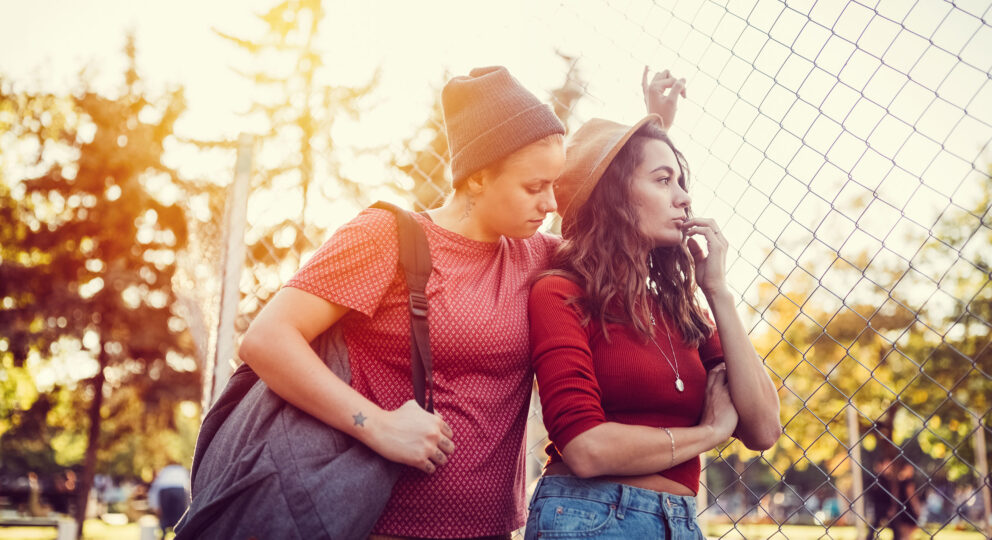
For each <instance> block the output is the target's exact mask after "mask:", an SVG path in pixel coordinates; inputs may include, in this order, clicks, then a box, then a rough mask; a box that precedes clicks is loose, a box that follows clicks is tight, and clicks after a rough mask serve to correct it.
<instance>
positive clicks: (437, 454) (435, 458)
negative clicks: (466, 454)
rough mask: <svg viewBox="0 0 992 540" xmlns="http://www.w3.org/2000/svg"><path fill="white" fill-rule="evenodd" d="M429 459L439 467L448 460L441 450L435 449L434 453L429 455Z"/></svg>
mask: <svg viewBox="0 0 992 540" xmlns="http://www.w3.org/2000/svg"><path fill="white" fill-rule="evenodd" d="M430 460H431V462H433V463H434V464H435V465H436V466H438V467H440V466H441V465H444V464H445V463H447V462H448V456H446V455H445V454H444V452H442V451H441V450H435V451H434V454H432V455H431V457H430Z"/></svg>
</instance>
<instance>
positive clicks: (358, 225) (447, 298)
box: [287, 209, 559, 538]
mask: <svg viewBox="0 0 992 540" xmlns="http://www.w3.org/2000/svg"><path fill="white" fill-rule="evenodd" d="M417 220H418V221H419V222H420V224H421V225H422V226H423V227H424V231H425V233H426V235H427V242H428V244H429V245H430V250H431V260H432V263H433V270H432V272H431V277H430V280H429V281H428V282H427V299H428V302H429V305H430V311H429V314H428V323H429V326H430V341H431V352H432V353H433V356H434V406H435V409H436V410H437V411H438V412H439V413H440V414H441V416H442V418H444V420H445V421H446V422H447V423H448V425H449V426H451V429H452V431H453V432H454V439H453V440H454V443H455V451H454V453H453V454H452V456H451V459H450V461H448V463H447V464H445V465H444V466H442V467H439V468H438V470H437V471H436V472H435V473H434V474H431V475H428V474H425V473H423V472H420V471H418V470H415V469H413V468H404V470H403V472H402V473H401V475H400V479H399V481H398V482H397V484H396V487H395V488H394V489H393V493H392V497H391V498H390V500H389V503H388V504H387V506H386V510H385V512H384V513H383V514H382V517H381V518H380V519H379V522H378V523H377V524H376V526H375V529H374V532H376V533H378V534H389V535H397V536H422V537H428V536H429V537H437V538H445V537H466V536H483V535H494V534H503V533H506V532H509V531H512V530H515V529H517V528H519V527H521V526H522V525H523V524H524V518H525V515H524V509H525V506H524V483H525V478H524V471H525V467H524V456H525V449H524V428H525V424H526V419H527V414H528V404H529V399H530V391H531V385H532V372H531V369H530V361H529V349H528V324H527V297H528V293H529V283H530V280H531V278H532V277H533V276H534V274H535V273H536V272H538V271H540V270H542V269H544V268H545V267H546V266H547V264H548V261H549V257H550V255H551V253H552V252H553V251H554V248H555V246H556V245H557V244H558V242H559V240H558V239H557V238H556V237H553V236H548V235H544V234H541V233H538V234H535V235H534V236H532V237H530V238H528V239H512V238H506V237H501V238H500V240H499V241H498V242H479V241H475V240H471V239H468V238H465V237H464V236H461V235H459V234H457V233H454V232H451V231H448V230H447V229H444V228H442V227H440V226H438V225H436V224H435V223H433V222H432V221H431V220H429V219H427V218H425V217H423V216H421V215H417ZM396 234H397V231H396V218H395V216H393V214H392V213H390V212H388V211H385V210H378V209H369V210H365V211H364V212H362V213H361V214H360V215H359V216H358V217H357V218H355V219H354V220H352V221H351V222H349V223H348V224H346V225H344V226H343V227H341V228H340V229H338V231H337V232H335V233H334V235H333V236H332V237H331V238H330V240H328V241H327V242H326V243H325V244H324V245H323V246H322V247H321V248H320V249H319V250H318V251H317V253H316V254H315V255H314V256H313V258H312V259H311V260H310V261H308V262H307V263H306V264H305V265H304V266H303V268H301V269H300V271H299V272H298V273H297V274H296V275H295V276H294V277H293V278H292V279H291V280H290V281H289V282H288V283H287V286H291V287H296V288H299V289H302V290H304V291H307V292H309V293H311V294H315V295H317V296H320V297H322V298H324V299H326V300H328V301H330V302H333V303H335V304H340V305H342V306H346V307H348V308H351V311H350V312H348V314H347V315H346V316H345V317H344V318H343V319H342V320H341V322H340V323H339V324H343V325H344V327H343V330H344V335H345V343H346V344H347V346H348V355H349V357H350V360H351V371H352V381H351V386H352V387H353V388H354V389H355V390H357V391H358V392H360V393H361V394H362V395H364V396H366V397H367V398H369V399H370V400H372V401H373V402H375V403H377V404H378V405H379V406H381V407H382V408H384V409H386V410H393V409H396V408H398V407H399V406H400V405H402V404H403V403H404V402H406V401H407V400H410V399H413V388H412V386H411V383H410V312H409V307H408V296H407V286H406V281H405V279H404V277H403V273H402V271H401V270H400V269H399V262H398V261H399V255H398V241H397V237H396Z"/></svg>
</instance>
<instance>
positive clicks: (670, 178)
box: [656, 176, 672, 184]
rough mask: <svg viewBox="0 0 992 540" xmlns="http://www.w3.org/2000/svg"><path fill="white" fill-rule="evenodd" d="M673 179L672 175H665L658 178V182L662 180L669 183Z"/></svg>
mask: <svg viewBox="0 0 992 540" xmlns="http://www.w3.org/2000/svg"><path fill="white" fill-rule="evenodd" d="M671 181H672V177H671V176H663V177H661V178H659V179H658V180H656V182H661V183H663V184H668V183H669V182H671Z"/></svg>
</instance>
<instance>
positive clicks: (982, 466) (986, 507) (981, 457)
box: [972, 415, 992, 538]
mask: <svg viewBox="0 0 992 540" xmlns="http://www.w3.org/2000/svg"><path fill="white" fill-rule="evenodd" d="M972 421H973V422H974V426H975V431H974V433H975V436H974V437H973V438H972V444H973V445H974V447H975V466H976V467H977V468H978V480H979V481H980V482H981V486H982V509H983V512H982V530H984V531H985V537H986V538H992V490H990V488H989V461H988V458H987V457H986V454H985V452H986V449H985V426H984V425H982V418H981V416H979V415H975V416H973V417H972Z"/></svg>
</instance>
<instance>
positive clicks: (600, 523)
mask: <svg viewBox="0 0 992 540" xmlns="http://www.w3.org/2000/svg"><path fill="white" fill-rule="evenodd" d="M536 510H537V512H538V516H537V530H538V534H540V536H541V537H542V538H561V537H569V538H574V537H591V536H596V535H597V534H599V533H601V532H602V531H603V530H605V529H607V528H609V526H610V525H611V524H613V522H614V521H615V519H616V515H615V514H616V506H615V505H611V504H606V503H603V502H598V501H589V500H585V499H573V498H569V497H549V498H546V499H544V500H542V501H541V505H540V508H539V509H536Z"/></svg>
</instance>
